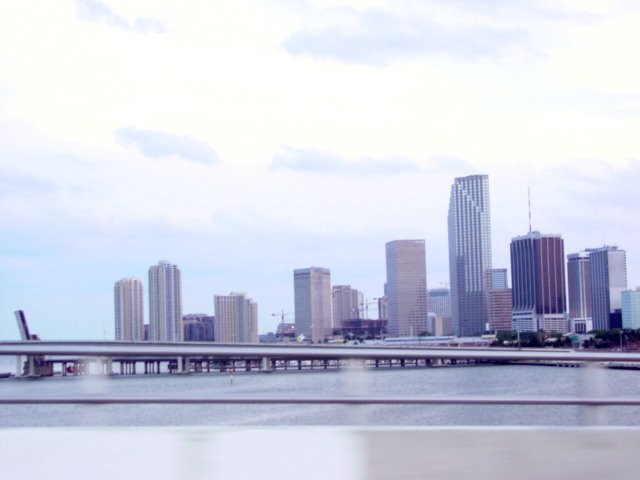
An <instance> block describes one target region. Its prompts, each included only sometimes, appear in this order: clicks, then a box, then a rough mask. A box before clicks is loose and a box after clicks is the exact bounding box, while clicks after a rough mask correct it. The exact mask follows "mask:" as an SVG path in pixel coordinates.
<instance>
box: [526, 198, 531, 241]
mask: <svg viewBox="0 0 640 480" xmlns="http://www.w3.org/2000/svg"><path fill="white" fill-rule="evenodd" d="M527 200H528V202H529V233H531V187H527Z"/></svg>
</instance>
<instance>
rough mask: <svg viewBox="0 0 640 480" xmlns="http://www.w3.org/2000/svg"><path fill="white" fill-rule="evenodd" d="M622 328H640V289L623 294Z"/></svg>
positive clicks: (626, 291)
mask: <svg viewBox="0 0 640 480" xmlns="http://www.w3.org/2000/svg"><path fill="white" fill-rule="evenodd" d="M622 328H631V329H633V330H637V329H638V328H640V287H636V289H635V290H625V291H624V292H622Z"/></svg>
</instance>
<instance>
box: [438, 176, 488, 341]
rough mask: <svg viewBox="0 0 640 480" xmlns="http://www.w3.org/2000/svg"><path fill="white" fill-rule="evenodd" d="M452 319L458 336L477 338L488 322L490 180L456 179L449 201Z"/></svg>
mask: <svg viewBox="0 0 640 480" xmlns="http://www.w3.org/2000/svg"><path fill="white" fill-rule="evenodd" d="M448 224H449V277H450V287H451V317H452V321H453V328H454V331H455V333H457V334H458V335H478V334H482V333H484V331H485V328H486V324H487V320H488V293H487V292H488V287H489V282H490V278H489V271H490V270H491V215H490V205H489V177H488V176H487V175H471V176H468V177H461V178H456V179H455V181H454V183H453V185H452V186H451V197H450V200H449V215H448Z"/></svg>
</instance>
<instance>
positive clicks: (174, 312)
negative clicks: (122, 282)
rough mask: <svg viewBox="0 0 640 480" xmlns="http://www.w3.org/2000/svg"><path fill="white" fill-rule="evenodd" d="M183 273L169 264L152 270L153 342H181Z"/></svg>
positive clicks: (150, 272) (150, 283) (154, 266)
mask: <svg viewBox="0 0 640 480" xmlns="http://www.w3.org/2000/svg"><path fill="white" fill-rule="evenodd" d="M181 278H182V277H181V274H180V269H179V268H178V266H177V265H173V264H171V263H169V262H167V261H164V260H163V261H160V262H158V265H152V266H151V267H150V268H149V319H150V321H149V326H150V340H151V341H152V342H181V341H182V339H183V338H184V337H183V335H184V332H183V327H182V280H181Z"/></svg>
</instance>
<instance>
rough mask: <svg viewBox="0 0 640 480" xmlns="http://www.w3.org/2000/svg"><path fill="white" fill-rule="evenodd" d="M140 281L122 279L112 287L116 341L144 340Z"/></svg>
mask: <svg viewBox="0 0 640 480" xmlns="http://www.w3.org/2000/svg"><path fill="white" fill-rule="evenodd" d="M143 295H144V293H143V288H142V281H140V280H138V279H137V278H123V279H122V280H119V281H117V282H116V284H115V286H114V287H113V296H114V304H115V322H116V323H115V327H116V328H115V330H116V340H117V341H125V342H128V341H133V342H141V341H143V340H144V297H143Z"/></svg>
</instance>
